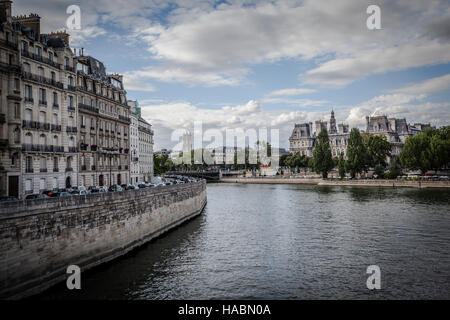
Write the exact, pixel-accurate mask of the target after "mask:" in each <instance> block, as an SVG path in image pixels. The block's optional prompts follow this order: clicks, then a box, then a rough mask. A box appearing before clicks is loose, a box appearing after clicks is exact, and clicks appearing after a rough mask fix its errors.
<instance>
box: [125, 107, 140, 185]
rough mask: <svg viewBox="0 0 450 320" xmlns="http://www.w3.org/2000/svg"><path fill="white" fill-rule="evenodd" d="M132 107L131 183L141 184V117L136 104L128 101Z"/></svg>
mask: <svg viewBox="0 0 450 320" xmlns="http://www.w3.org/2000/svg"><path fill="white" fill-rule="evenodd" d="M128 105H129V106H130V120H131V122H130V183H131V184H136V183H137V182H139V172H140V171H139V116H138V115H137V114H136V107H137V106H136V102H135V101H128Z"/></svg>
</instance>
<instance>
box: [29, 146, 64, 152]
mask: <svg viewBox="0 0 450 320" xmlns="http://www.w3.org/2000/svg"><path fill="white" fill-rule="evenodd" d="M22 151H27V152H53V153H55V152H58V153H59V152H64V147H63V146H52V145H45V144H23V145H22Z"/></svg>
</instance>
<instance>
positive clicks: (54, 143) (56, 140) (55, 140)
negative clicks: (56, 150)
mask: <svg viewBox="0 0 450 320" xmlns="http://www.w3.org/2000/svg"><path fill="white" fill-rule="evenodd" d="M53 145H54V146H57V145H58V136H53Z"/></svg>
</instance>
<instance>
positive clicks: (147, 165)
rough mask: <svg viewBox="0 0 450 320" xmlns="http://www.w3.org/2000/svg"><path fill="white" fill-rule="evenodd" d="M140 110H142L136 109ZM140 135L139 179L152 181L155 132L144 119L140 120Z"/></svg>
mask: <svg viewBox="0 0 450 320" xmlns="http://www.w3.org/2000/svg"><path fill="white" fill-rule="evenodd" d="M136 109H137V110H139V113H140V108H139V107H138V108H136ZM138 133H139V179H140V180H141V181H151V179H152V177H153V130H152V125H151V124H150V123H148V122H147V121H146V120H145V119H144V118H139V119H138Z"/></svg>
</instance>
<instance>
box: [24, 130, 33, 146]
mask: <svg viewBox="0 0 450 320" xmlns="http://www.w3.org/2000/svg"><path fill="white" fill-rule="evenodd" d="M25 143H26V144H32V143H33V135H32V134H31V133H30V132H28V133H27V134H26V135H25Z"/></svg>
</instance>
